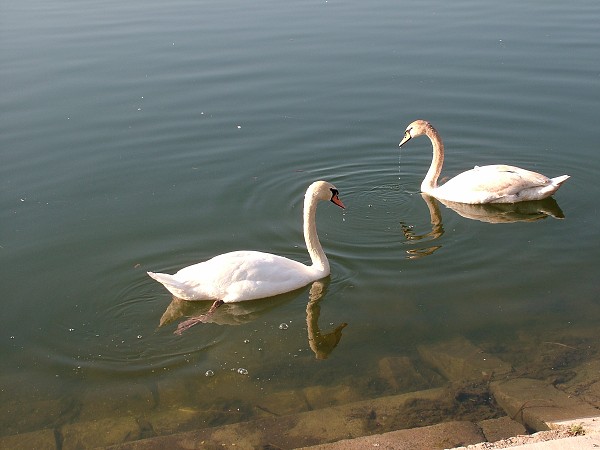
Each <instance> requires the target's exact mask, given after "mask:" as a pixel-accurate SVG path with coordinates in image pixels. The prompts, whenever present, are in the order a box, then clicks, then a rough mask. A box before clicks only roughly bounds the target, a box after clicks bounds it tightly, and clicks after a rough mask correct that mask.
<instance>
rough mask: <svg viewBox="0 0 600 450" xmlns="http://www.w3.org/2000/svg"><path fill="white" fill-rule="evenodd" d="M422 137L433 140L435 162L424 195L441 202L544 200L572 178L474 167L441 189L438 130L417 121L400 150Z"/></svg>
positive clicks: (441, 155)
mask: <svg viewBox="0 0 600 450" xmlns="http://www.w3.org/2000/svg"><path fill="white" fill-rule="evenodd" d="M423 134H424V135H426V136H427V137H428V138H429V139H430V140H431V144H432V145H433V159H432V160H431V166H430V167H429V170H428V172H427V175H425V178H424V179H423V182H422V183H421V191H422V192H424V193H425V194H429V195H431V196H432V197H436V198H439V199H440V200H448V201H453V202H458V203H468V204H482V203H517V202H523V201H527V200H541V199H543V198H546V197H549V196H551V195H552V194H554V193H555V192H556V191H557V190H558V188H559V187H560V185H561V184H562V183H563V182H564V181H566V180H567V179H568V178H569V175H562V176H560V177H556V178H548V177H546V176H544V175H542V174H539V173H536V172H531V171H529V170H525V169H520V168H519V167H513V166H506V165H503V164H495V165H490V166H481V167H478V166H475V168H474V169H471V170H467V171H466V172H463V173H461V174H458V175H457V176H455V177H454V178H452V179H450V180H448V181H447V182H446V183H444V184H443V185H441V186H438V185H437V180H438V177H439V176H440V173H441V172H442V165H443V164H444V144H443V143H442V139H441V138H440V135H439V134H438V132H437V130H436V129H435V128H434V127H433V126H432V125H431V124H430V123H429V122H427V121H425V120H415V121H414V122H413V123H411V124H410V125H409V126H408V127H407V128H406V131H405V132H404V137H403V138H402V141H400V147H402V146H403V145H404V144H406V143H407V142H408V141H410V140H411V139H412V138H414V137H417V136H421V135H423Z"/></svg>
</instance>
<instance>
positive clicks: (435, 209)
mask: <svg viewBox="0 0 600 450" xmlns="http://www.w3.org/2000/svg"><path fill="white" fill-rule="evenodd" d="M421 197H423V200H425V204H426V205H427V208H428V209H429V217H430V219H431V231H429V232H427V233H424V234H416V233H415V232H414V231H413V227H412V226H409V225H406V224H405V223H401V226H402V233H403V234H404V237H405V238H406V239H407V240H408V241H410V242H413V241H429V240H435V239H438V238H440V237H441V236H442V235H443V234H444V224H443V223H442V214H441V212H440V207H439V205H438V203H437V201H436V199H435V198H433V197H431V196H430V195H427V194H421ZM441 247H442V246H441V245H432V246H429V247H423V248H414V249H410V250H407V251H406V253H407V255H408V256H407V258H409V259H417V258H422V257H423V256H427V255H431V254H432V253H433V252H435V251H436V250H438V249H440V248H441Z"/></svg>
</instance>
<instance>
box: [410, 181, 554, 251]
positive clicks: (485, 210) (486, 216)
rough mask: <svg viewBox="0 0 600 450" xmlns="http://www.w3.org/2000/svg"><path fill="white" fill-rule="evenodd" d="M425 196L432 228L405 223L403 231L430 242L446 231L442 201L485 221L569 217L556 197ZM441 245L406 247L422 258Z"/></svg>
mask: <svg viewBox="0 0 600 450" xmlns="http://www.w3.org/2000/svg"><path fill="white" fill-rule="evenodd" d="M421 197H423V200H424V201H425V204H426V205H427V208H428V209H429V216H430V221H431V231H428V232H427V233H424V234H417V233H415V232H414V230H413V227H412V226H409V225H406V224H405V223H401V226H402V233H403V234H404V237H405V238H406V239H407V241H409V242H415V241H427V242H428V241H431V240H435V239H438V238H440V237H441V236H442V235H443V234H444V226H443V223H442V214H441V211H440V208H439V204H438V203H441V204H442V205H444V206H445V207H447V208H449V209H452V210H453V211H454V212H456V213H457V214H458V215H459V216H462V217H464V218H466V219H471V220H478V221H480V222H484V223H514V222H535V221H538V220H542V219H546V218H547V217H553V218H555V219H564V218H565V215H564V213H563V212H562V210H561V209H560V207H559V206H558V203H557V202H556V200H555V199H554V198H552V197H549V198H545V199H544V200H536V201H529V202H519V203H486V204H482V205H470V204H467V203H456V202H450V201H448V200H440V199H436V198H434V197H431V196H430V195H427V194H423V193H421ZM439 248H441V245H433V246H428V247H423V248H415V249H410V250H407V251H406V253H407V254H408V256H407V258H409V259H415V258H422V257H423V256H427V255H431V254H432V253H433V252H435V251H436V250H438V249H439Z"/></svg>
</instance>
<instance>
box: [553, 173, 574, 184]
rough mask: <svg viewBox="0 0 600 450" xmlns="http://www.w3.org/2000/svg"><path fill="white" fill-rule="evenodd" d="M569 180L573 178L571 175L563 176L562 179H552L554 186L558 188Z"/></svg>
mask: <svg viewBox="0 0 600 450" xmlns="http://www.w3.org/2000/svg"><path fill="white" fill-rule="evenodd" d="M569 178H571V177H570V176H569V175H561V176H560V177H556V178H552V184H554V185H556V186H560V185H561V184H563V183H564V182H565V181H567V180H568V179H569Z"/></svg>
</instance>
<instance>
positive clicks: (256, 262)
mask: <svg viewBox="0 0 600 450" xmlns="http://www.w3.org/2000/svg"><path fill="white" fill-rule="evenodd" d="M321 200H330V201H331V202H333V203H335V204H336V205H338V206H339V207H341V208H345V206H344V204H343V203H342V201H341V200H340V199H339V192H338V190H337V189H336V188H335V186H334V185H332V184H331V183H328V182H326V181H315V182H314V183H312V184H311V185H310V186H309V187H308V189H307V190H306V195H305V196H304V241H305V242H306V247H307V249H308V253H309V255H310V259H311V261H312V264H311V265H310V266H307V265H305V264H302V263H300V262H297V261H294V260H292V259H288V258H284V257H283V256H277V255H273V254H270V253H263V252H256V251H246V250H241V251H234V252H230V253H224V254H222V255H218V256H215V257H214V258H211V259H209V260H207V261H204V262H201V263H198V264H194V265H191V266H188V267H184V268H183V269H181V270H180V271H178V272H177V273H176V274H174V275H169V274H165V273H154V272H148V275H150V276H151V277H152V278H154V279H155V280H156V281H158V282H159V283H162V284H163V285H164V286H165V287H166V288H167V289H168V290H169V291H170V292H171V293H172V294H173V295H174V296H175V297H178V298H181V299H183V300H214V303H213V304H212V306H211V307H210V309H209V311H208V312H207V314H206V315H205V316H200V317H197V318H193V319H190V320H189V321H186V322H187V323H186V322H184V323H182V324H180V327H179V328H178V330H177V332H178V334H180V333H181V332H182V331H184V330H185V329H187V328H189V327H191V326H193V325H195V324H196V323H199V322H202V321H203V320H202V317H207V316H209V315H210V314H212V312H214V310H216V309H217V308H218V307H219V306H221V305H222V304H223V303H233V302H241V301H245V300H255V299H259V298H264V297H271V296H273V295H278V294H283V293H285V292H289V291H293V290H295V289H298V288H301V287H303V286H306V285H307V284H309V283H311V282H313V281H315V280H319V279H321V278H324V277H326V276H327V275H329V272H330V269H329V261H328V260H327V256H326V255H325V252H324V251H323V247H321V243H320V242H319V236H318V235H317V227H316V223H315V216H316V210H317V203H318V202H319V201H321Z"/></svg>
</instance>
